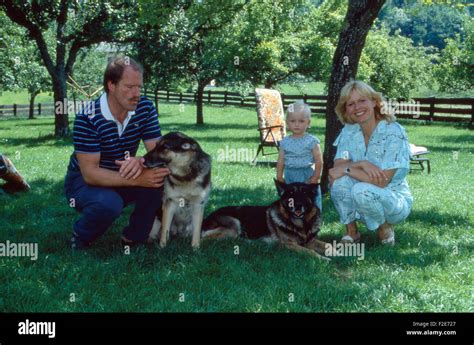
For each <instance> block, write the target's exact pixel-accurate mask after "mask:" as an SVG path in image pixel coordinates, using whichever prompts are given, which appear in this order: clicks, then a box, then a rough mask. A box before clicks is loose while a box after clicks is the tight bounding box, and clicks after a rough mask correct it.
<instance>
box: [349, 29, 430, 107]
mask: <svg viewBox="0 0 474 345" xmlns="http://www.w3.org/2000/svg"><path fill="white" fill-rule="evenodd" d="M435 58H436V55H435V54H434V52H432V51H431V50H430V49H429V48H424V47H421V46H420V47H416V46H414V45H413V42H412V41H411V39H409V38H407V37H403V36H401V35H400V33H399V32H398V31H397V32H395V33H394V34H393V35H389V33H388V30H387V29H386V28H385V27H382V28H381V29H376V28H373V29H372V30H371V31H370V32H369V35H368V36H367V41H366V44H365V46H364V50H363V52H362V57H361V64H360V69H359V73H358V76H357V77H358V78H359V79H362V80H365V81H367V82H368V83H369V84H370V85H372V86H373V87H374V88H375V89H377V90H379V91H381V92H382V93H383V94H384V95H386V96H388V97H393V98H398V97H404V98H410V97H411V96H412V95H413V92H415V91H417V90H418V89H420V88H421V87H422V86H425V85H429V84H430V83H432V81H433V75H432V60H434V59H435Z"/></svg>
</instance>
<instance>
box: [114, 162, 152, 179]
mask: <svg viewBox="0 0 474 345" xmlns="http://www.w3.org/2000/svg"><path fill="white" fill-rule="evenodd" d="M144 162H145V159H144V158H143V157H130V158H128V159H126V160H124V161H118V160H116V161H115V164H117V165H120V170H119V174H120V176H122V177H123V178H126V179H127V180H129V179H134V180H135V179H136V178H137V177H138V176H140V174H141V173H142V171H143V169H144V168H145V166H144V165H143V163H144Z"/></svg>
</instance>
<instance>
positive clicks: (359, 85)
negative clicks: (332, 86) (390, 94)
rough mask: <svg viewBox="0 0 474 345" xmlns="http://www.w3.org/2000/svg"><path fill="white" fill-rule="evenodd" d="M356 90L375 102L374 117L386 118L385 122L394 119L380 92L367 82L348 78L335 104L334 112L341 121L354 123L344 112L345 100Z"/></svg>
mask: <svg viewBox="0 0 474 345" xmlns="http://www.w3.org/2000/svg"><path fill="white" fill-rule="evenodd" d="M353 90H357V91H358V92H359V93H360V94H361V95H362V96H365V97H368V98H369V99H371V100H372V101H374V102H375V108H374V113H375V118H376V119H379V120H386V121H387V122H393V121H395V120H396V117H395V115H394V114H393V111H392V109H390V107H388V105H387V102H386V101H385V98H384V97H383V96H382V94H381V93H379V92H377V91H375V90H374V89H373V88H372V87H371V86H369V85H368V84H366V83H364V82H362V81H360V80H350V81H349V82H348V83H347V84H346V85H344V87H343V88H342V90H341V95H340V96H339V101H338V102H337V105H336V114H337V117H338V118H339V120H340V121H341V122H342V123H354V121H352V120H351V118H350V117H349V116H348V115H347V114H346V102H347V101H348V100H349V98H350V96H351V92H352V91H353Z"/></svg>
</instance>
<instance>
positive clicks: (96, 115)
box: [68, 93, 161, 171]
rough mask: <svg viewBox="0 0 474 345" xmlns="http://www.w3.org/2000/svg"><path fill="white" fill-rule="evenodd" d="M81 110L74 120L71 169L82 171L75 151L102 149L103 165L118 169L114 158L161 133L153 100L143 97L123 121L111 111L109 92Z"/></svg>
mask: <svg viewBox="0 0 474 345" xmlns="http://www.w3.org/2000/svg"><path fill="white" fill-rule="evenodd" d="M89 108H90V109H87V107H85V109H84V110H82V111H81V112H79V113H78V114H77V116H76V120H75V121H74V135H73V138H74V153H73V154H72V155H71V159H70V162H69V167H68V169H69V171H79V163H78V161H77V157H76V153H100V164H99V166H100V167H101V168H105V169H109V170H115V171H118V170H119V169H120V166H118V165H116V164H115V160H124V159H125V157H127V156H129V157H134V156H135V155H136V153H137V150H138V146H139V145H140V140H143V142H145V141H148V140H156V139H158V138H159V137H160V136H161V130H160V124H159V122H158V114H157V112H156V109H155V107H154V106H153V103H152V102H151V101H150V100H149V99H147V98H146V97H144V96H141V97H140V101H139V102H138V104H137V108H136V109H135V111H129V112H128V115H127V118H126V119H125V121H124V122H123V124H121V123H120V122H118V121H117V120H116V119H115V118H114V117H113V116H112V113H111V112H110V108H109V105H108V102H107V94H106V93H104V94H102V96H101V97H99V98H98V99H97V100H96V101H95V102H94V103H93V105H92V106H91V107H89Z"/></svg>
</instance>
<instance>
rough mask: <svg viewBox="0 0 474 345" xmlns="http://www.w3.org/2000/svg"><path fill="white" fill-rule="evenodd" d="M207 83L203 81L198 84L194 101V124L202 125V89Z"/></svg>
mask: <svg viewBox="0 0 474 345" xmlns="http://www.w3.org/2000/svg"><path fill="white" fill-rule="evenodd" d="M207 83H208V81H207V80H206V81H203V82H200V83H198V89H197V101H196V124H197V125H203V124H204V114H203V101H204V100H203V98H204V88H205V87H206V85H207Z"/></svg>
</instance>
